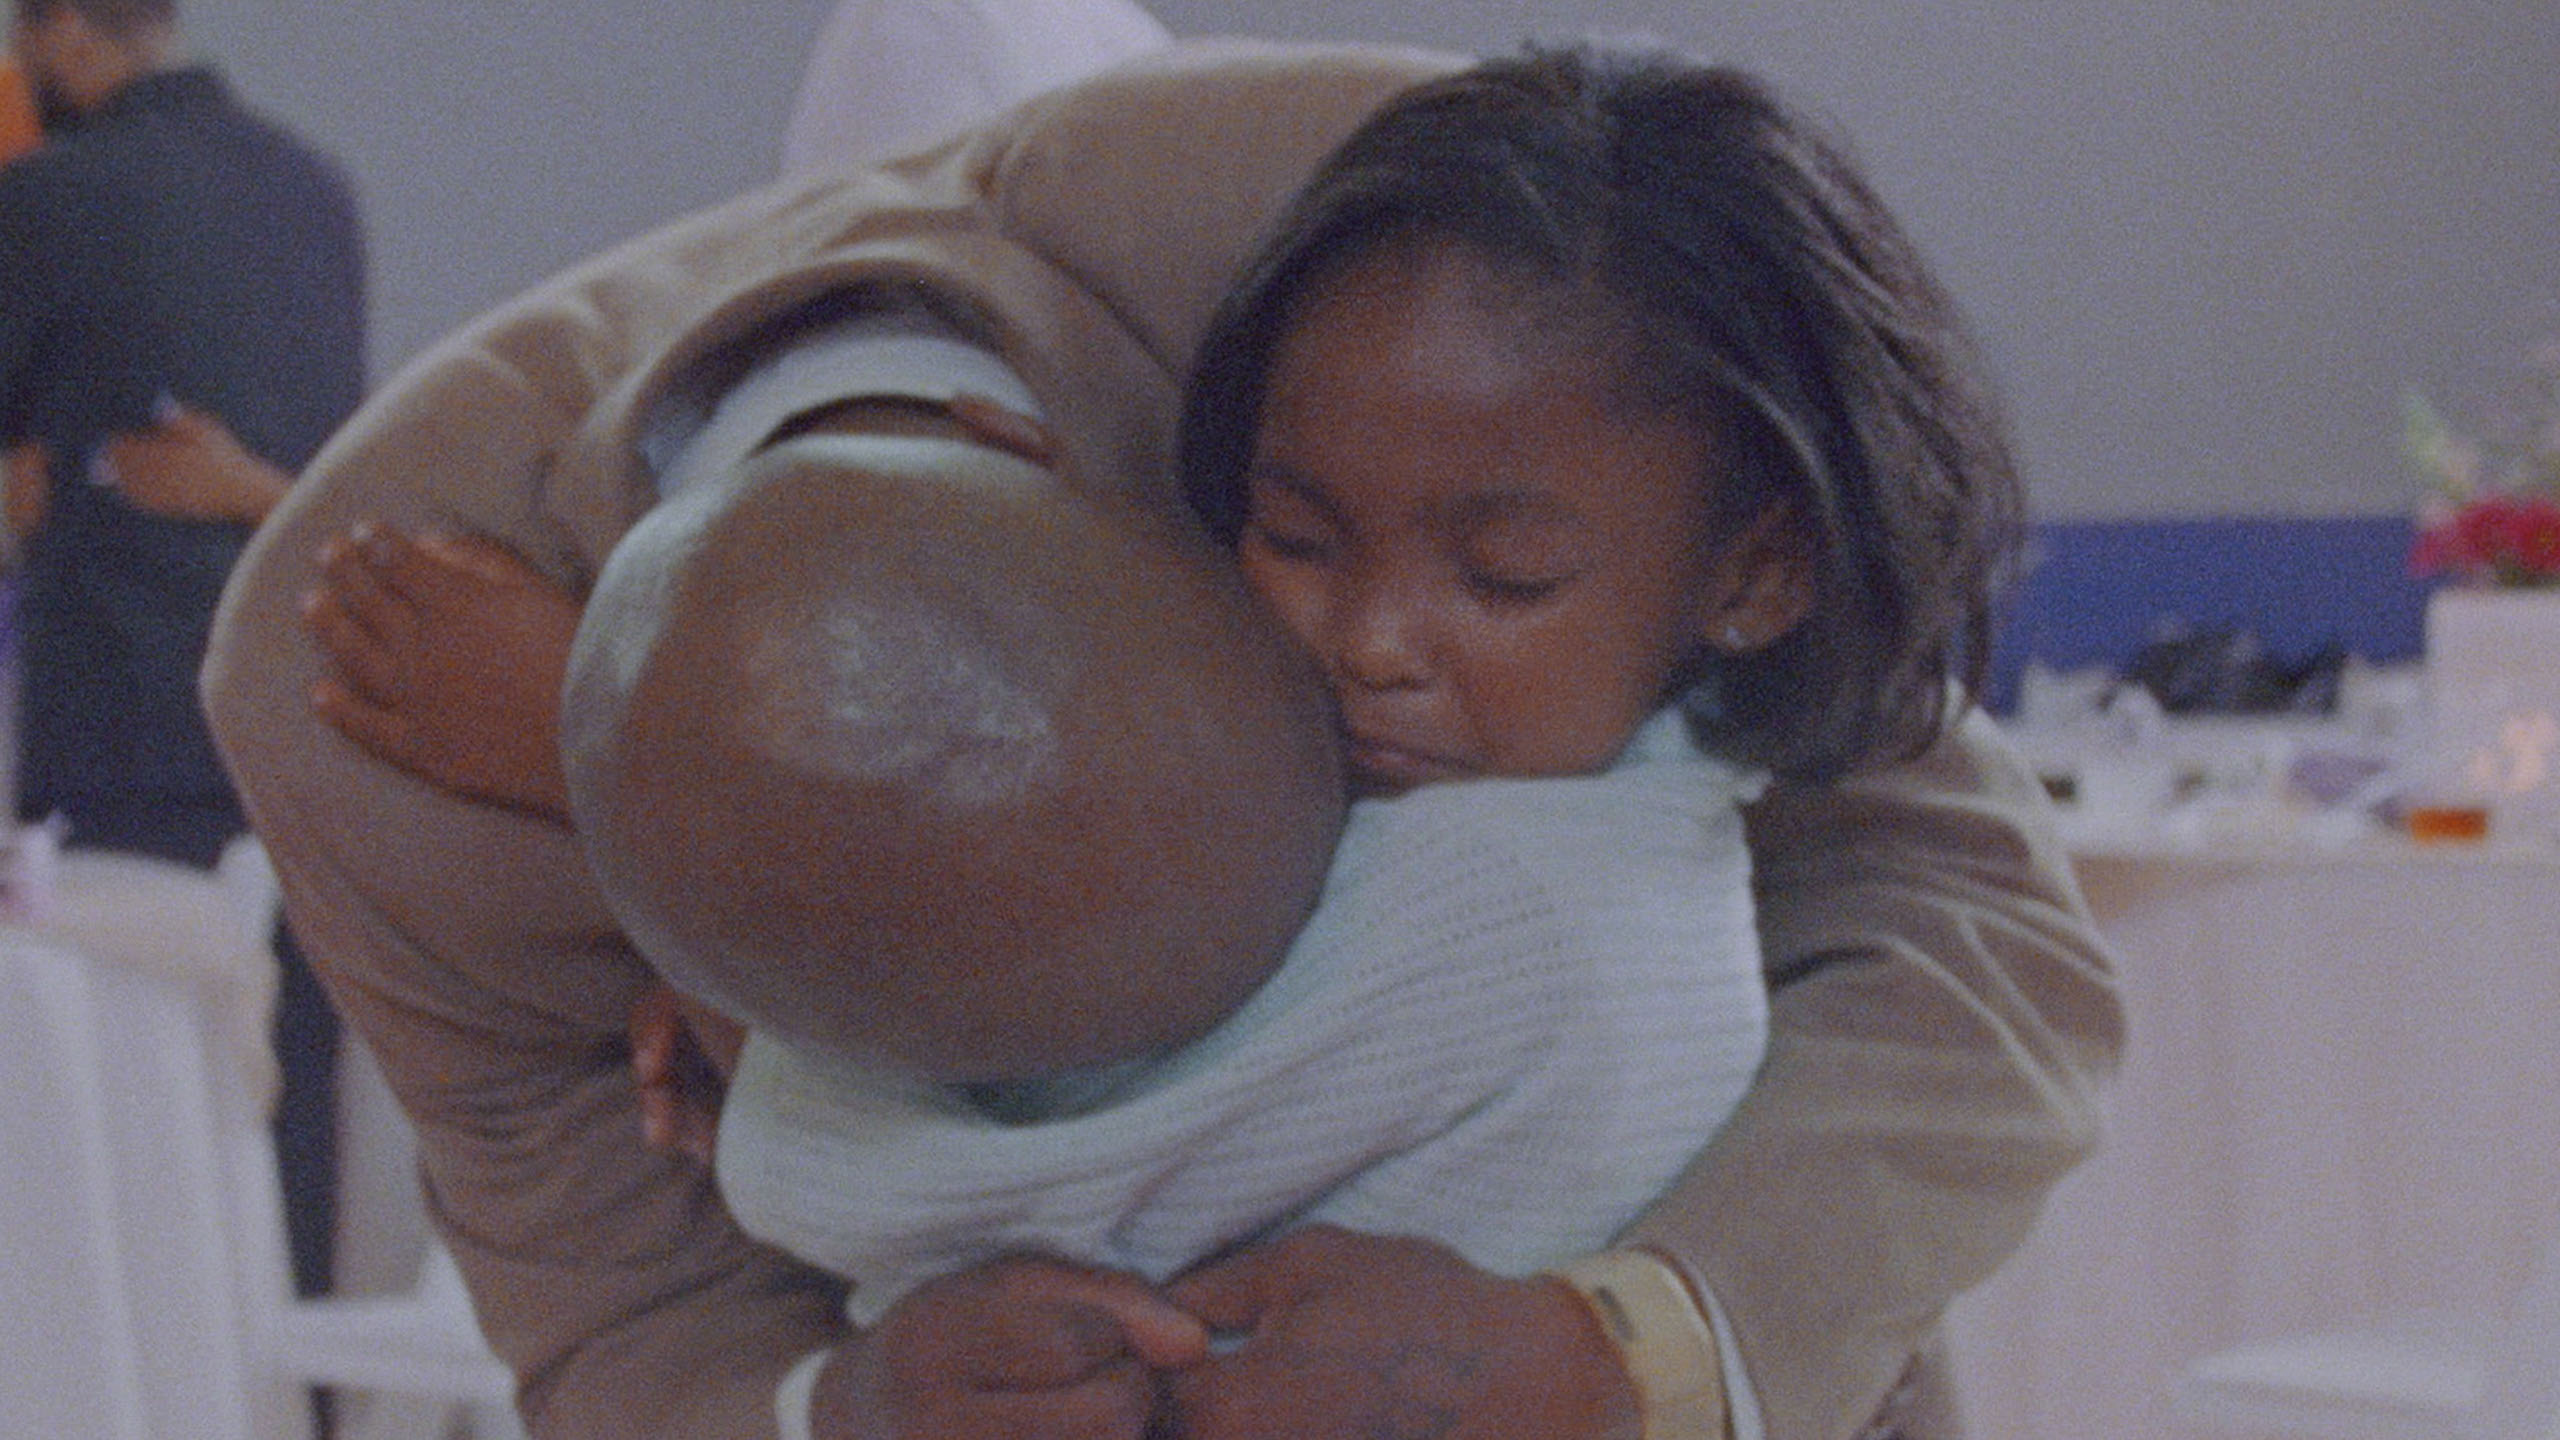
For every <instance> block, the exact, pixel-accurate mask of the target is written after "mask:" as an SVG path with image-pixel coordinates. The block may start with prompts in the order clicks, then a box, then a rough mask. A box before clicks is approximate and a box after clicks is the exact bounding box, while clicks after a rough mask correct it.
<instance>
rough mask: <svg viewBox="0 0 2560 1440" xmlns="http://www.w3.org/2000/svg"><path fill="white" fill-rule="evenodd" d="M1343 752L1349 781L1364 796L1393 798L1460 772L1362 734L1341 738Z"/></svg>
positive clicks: (1437, 759) (1446, 763)
mask: <svg viewBox="0 0 2560 1440" xmlns="http://www.w3.org/2000/svg"><path fill="white" fill-rule="evenodd" d="M1343 751H1344V755H1345V758H1346V759H1347V760H1348V761H1349V762H1350V766H1351V774H1352V778H1353V780H1354V781H1355V782H1357V784H1358V787H1359V788H1360V789H1361V790H1362V791H1363V792H1365V793H1368V794H1387V795H1393V794H1396V793H1398V792H1399V791H1404V790H1410V789H1412V788H1414V787H1415V786H1417V785H1427V784H1429V783H1430V782H1432V781H1434V780H1446V779H1448V778H1450V777H1451V776H1453V775H1456V774H1458V773H1460V772H1459V767H1458V766H1456V765H1454V764H1452V763H1451V762H1449V761H1447V760H1443V759H1441V758H1440V757H1438V756H1436V755H1427V754H1424V753H1423V752H1421V751H1419V750H1412V749H1408V748H1406V747H1404V746H1402V745H1396V744H1392V743H1390V742H1388V741H1384V740H1375V739H1371V738H1369V737H1367V736H1364V735H1351V736H1347V737H1345V739H1344V743H1343Z"/></svg>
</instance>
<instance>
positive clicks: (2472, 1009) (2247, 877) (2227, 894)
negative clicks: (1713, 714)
mask: <svg viewBox="0 0 2560 1440" xmlns="http://www.w3.org/2000/svg"><path fill="white" fill-rule="evenodd" d="M2081 870H2082V877H2083V879H2084V881H2085V882H2086V884H2087V887H2088V890H2089V894H2090V898H2091V901H2092V903H2093V904H2094V905H2095V907H2096V908H2097V911H2098V915H2099V918H2100V922H2101V924H2102V925H2103V926H2104V928H2105V929H2106V931H2107V932H2108V934H2109V935H2110V936H2111V937H2112V938H2113V939H2114V940H2115V942H2116V943H2117V945H2118V947H2119V954H2120V958H2121V960H2122V962H2123V968H2124V985H2125V991H2126V997H2127V1002H2128V1008H2129V1010H2130V1014H2131V1019H2132V1025H2133V1030H2132V1041H2131V1048H2130V1050H2129V1052H2128V1057H2127V1061H2126V1065H2125V1069H2124V1071H2123V1074H2122V1076H2121V1078H2120V1081H2119V1083H2118V1084H2117V1086H2116V1087H2115V1090H2114V1092H2113V1102H2112V1116H2111V1123H2110V1127H2109V1130H2108V1132H2107V1138H2106V1142H2105V1146H2104V1149H2103V1150H2102V1151H2101V1153H2100V1154H2099V1156H2098V1157H2097V1158H2096V1159H2094V1160H2093V1161H2092V1162H2091V1163H2089V1164H2088V1165H2087V1166H2085V1167H2084V1168H2083V1169H2082V1170H2081V1171H2080V1172H2079V1173H2077V1174H2075V1175H2074V1176H2073V1177H2072V1178H2071V1179H2070V1180H2069V1181H2067V1182H2066V1183H2065V1185H2064V1186H2063V1187H2062V1189H2061V1191H2060V1192H2059V1193H2058V1194H2057V1195H2056V1196H2055V1198H2054V1201H2053V1203H2052V1206H2051V1207H2050V1209H2049V1211H2048V1212H2047V1215H2046V1217H2045V1219H2044V1222H2043V1224H2042V1225H2041V1226H2040V1228H2039V1230H2038V1233H2037V1235H2036V1237H2035V1238H2034V1239H2033V1240H2031V1241H2030V1243H2029V1245H2028V1247H2027V1249H2026V1251H2025V1252H2024V1253H2022V1254H2021V1255H2020V1256H2019V1257H2017V1259H2015V1260H2014V1261H2013V1262H2012V1263H2011V1264H2010V1265H2009V1266H2008V1267H2007V1268H2006V1269H2005V1270H2004V1271H2003V1272H2002V1273H2001V1274H2000V1275H1998V1276H1997V1277H1995V1278H1994V1280H1993V1281H1992V1282H1991V1283H1990V1284H1989V1285H1988V1286H1986V1287H1985V1288H1984V1289H1983V1290H1982V1291H1980V1292H1978V1293H1977V1294H1975V1295H1972V1296H1969V1297H1967V1298H1966V1299H1965V1300H1964V1301H1963V1302H1961V1303H1960V1305H1959V1307H1958V1309H1957V1312H1956V1315H1955V1334H1956V1346H1957V1360H1958V1365H1959V1367H1960V1373H1961V1375H1962V1377H1963V1382H1964V1385H1965V1391H1966V1397H1967V1398H1966V1404H1967V1409H1968V1411H1969V1413H1970V1415H1971V1417H1972V1420H1973V1429H1974V1433H1975V1434H1976V1435H1977V1436H1979V1437H1981V1440H2075V1437H2086V1440H2127V1437H2134V1436H2140V1437H2145V1440H2164V1437H2178V1436H2183V1435H2189V1434H2193V1433H2195V1432H2193V1431H2191V1430H2189V1429H2188V1428H2186V1427H2182V1426H2180V1425H2179V1424H2178V1423H2177V1422H2176V1421H2175V1419H2174V1417H2173V1415H2172V1413H2171V1411H2170V1397H2171V1394H2172V1387H2173V1384H2174V1382H2175V1378H2176V1376H2177V1374H2178V1372H2179V1371H2180V1369H2181V1368H2183V1367H2184V1366H2185V1365H2186V1364H2187V1363H2188V1362H2189V1361H2191V1360H2192V1359H2194V1358H2195V1357H2196V1356H2198V1355H2200V1354H2203V1353H2205V1352H2207V1351H2210V1350H2213V1349H2217V1348H2220V1347H2222V1346H2226V1345H2229V1344H2232V1343H2235V1342H2238V1341H2241V1340H2244V1339H2253V1338H2260V1337H2265V1336H2270V1335H2275V1334H2281V1333H2285V1332H2289V1331H2294V1330H2301V1329H2308V1328H2313V1327H2319V1326H2325V1325H2333V1324H2336V1323H2339V1322H2341V1321H2344V1320H2348V1319H2352V1318H2355V1317H2357V1316H2361V1315H2367V1314H2378V1313H2382V1312H2386V1311H2393V1310H2400V1309H2407V1308H2419V1309H2432V1310H2443V1311H2451V1312H2454V1313H2456V1314H2459V1315H2463V1316H2469V1317H2475V1318H2478V1319H2482V1320H2486V1319H2488V1318H2489V1317H2492V1316H2494V1315H2495V1314H2496V1312H2497V1310H2498V1309H2499V1307H2500V1306H2501V1304H2502V1303H2503V1302H2504V1300H2505V1298H2506V1297H2507V1295H2508V1294H2509V1292H2510V1291H2511V1289H2512V1288H2513V1287H2514V1285H2515V1284H2516V1283H2517V1280H2518V1278H2519V1277H2521V1275H2522V1274H2523V1273H2524V1270H2525V1267H2526V1265H2527V1263H2528V1261H2529V1259H2530V1257H2531V1255H2532V1254H2533V1253H2534V1250H2535V1248H2536V1246H2537V1245H2539V1244H2540V1243H2541V1242H2542V1240H2543V1238H2544V1237H2545V1236H2546V1235H2548V1234H2550V1233H2551V1232H2552V1231H2553V1229H2554V1228H2555V1227H2560V853H2555V852H2553V851H2550V850H2547V849H2530V848H2516V849H2506V850H2486V849H2484V850H2461V849H2437V850H2429V849H2419V848H2415V847H2410V846H2406V845H2401V844H2374V845H2368V846H2364V847H2361V848H2358V849H2355V850H2353V851H2350V852H2345V853H2331V854H2320V853H2316V852H2308V851H2306V852H2299V853H2283V852H2279V853H2265V854H2260V855H2258V856H2255V857H2224V858H2214V857H2210V856H2201V855H2186V856H2179V855H2160V856H2153V857H2143V856H2139V855H2119V856H2115V857H2111V858H2091V859H2087V860H2084V861H2083V862H2082V865H2081Z"/></svg>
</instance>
